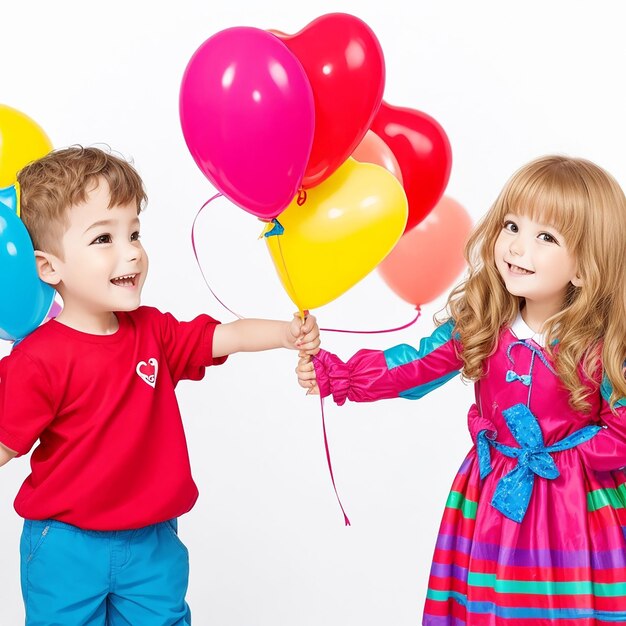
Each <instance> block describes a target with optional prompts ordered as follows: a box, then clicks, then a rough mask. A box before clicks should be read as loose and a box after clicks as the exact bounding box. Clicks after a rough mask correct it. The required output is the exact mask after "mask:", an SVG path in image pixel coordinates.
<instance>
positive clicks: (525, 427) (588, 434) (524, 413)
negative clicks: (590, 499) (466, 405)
mask: <svg viewBox="0 0 626 626" xmlns="http://www.w3.org/2000/svg"><path fill="white" fill-rule="evenodd" d="M502 415H503V416H504V419H505V420H506V423H507V426H508V427H509V430H510V431H511V434H512V435H513V437H514V438H515V440H516V441H517V442H518V443H519V444H520V447H519V448H514V447H512V446H505V445H504V444H501V443H498V442H497V441H494V440H493V439H490V438H489V437H488V436H487V433H488V431H486V430H481V431H480V433H478V438H477V442H476V447H477V453H478V464H479V468H480V477H481V478H485V477H486V476H488V475H489V474H490V473H491V470H492V467H491V458H490V449H489V448H490V447H493V448H495V449H496V450H498V452H501V453H502V454H504V455H505V456H508V457H509V458H512V459H515V458H516V459H517V466H516V467H515V468H514V469H512V470H511V471H510V472H509V473H508V474H506V476H503V477H502V478H501V479H500V480H499V481H498V484H497V486H496V490H495V493H494V494H493V498H492V500H491V504H492V506H494V507H495V508H496V509H498V511H500V512H501V513H502V514H503V515H505V516H506V517H508V518H509V519H512V520H513V521H515V522H521V521H522V520H523V519H524V515H525V514H526V510H527V509H528V504H529V502H530V496H531V494H532V491H533V485H534V482H535V474H536V475H537V476H539V477H540V478H546V479H553V478H556V477H557V476H559V470H558V469H557V467H556V464H555V463H554V459H553V458H552V456H551V455H550V453H551V452H561V451H562V450H569V449H570V448H574V447H576V446H577V445H579V444H581V443H584V442H585V441H589V439H591V438H592V437H594V436H595V435H596V434H597V433H598V431H600V430H601V427H600V426H595V425H590V426H584V427H583V428H581V429H580V430H577V431H576V432H574V433H572V434H571V435H568V436H567V437H565V438H564V439H561V441H558V442H557V443H555V444H553V445H551V446H547V447H546V446H545V445H544V442H543V434H542V433H541V428H540V427H539V422H538V421H537V418H536V417H535V416H534V415H533V414H532V412H531V411H530V409H529V408H528V406H526V405H525V404H521V403H520V404H515V405H514V406H512V407H510V408H509V409H505V410H504V411H502Z"/></svg>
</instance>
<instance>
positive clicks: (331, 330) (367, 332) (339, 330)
mask: <svg viewBox="0 0 626 626" xmlns="http://www.w3.org/2000/svg"><path fill="white" fill-rule="evenodd" d="M415 310H416V311H417V314H416V315H415V317H414V318H413V319H412V320H411V321H410V322H407V323H406V324H403V325H402V326H397V327H396V328H382V329H380V330H350V329H342V328H320V330H323V331H325V332H328V333H349V334H353V335H376V334H378V333H395V332H397V331H398V330H404V329H405V328H408V327H409V326H413V324H415V322H417V320H418V319H419V318H420V315H421V314H422V309H421V308H420V306H419V305H417V306H416V307H415Z"/></svg>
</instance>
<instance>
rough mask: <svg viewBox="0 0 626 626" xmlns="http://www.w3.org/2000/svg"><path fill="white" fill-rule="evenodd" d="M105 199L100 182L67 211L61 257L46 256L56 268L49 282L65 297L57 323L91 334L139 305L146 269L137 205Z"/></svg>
mask: <svg viewBox="0 0 626 626" xmlns="http://www.w3.org/2000/svg"><path fill="white" fill-rule="evenodd" d="M109 201H110V196H109V187H108V184H107V183H106V181H104V180H103V179H100V180H99V184H98V186H97V187H95V188H94V189H92V190H90V191H89V192H88V194H87V200H86V201H85V202H84V203H82V204H79V205H76V206H72V207H70V209H69V210H68V214H67V217H68V222H69V227H68V228H67V230H66V231H65V233H64V235H63V237H62V240H61V246H62V251H63V252H62V254H63V256H62V258H61V257H54V256H52V255H48V256H49V257H50V258H51V261H50V263H51V265H52V267H53V269H54V271H53V274H52V275H51V277H52V280H50V281H49V282H51V283H52V284H54V286H55V287H56V288H57V290H58V291H59V294H60V295H61V297H62V298H63V313H62V314H61V315H60V316H59V321H66V323H68V325H70V326H75V327H77V328H79V329H80V330H86V329H91V332H98V331H99V329H101V330H102V331H104V332H106V329H107V328H110V326H111V324H115V322H114V320H113V319H112V318H114V316H112V312H114V311H132V310H134V309H136V308H137V307H138V306H139V305H140V302H141V290H142V288H143V284H144V282H145V280H146V274H147V271H148V257H147V255H146V252H145V250H144V249H143V246H142V245H141V242H140V240H139V227H140V224H139V218H138V216H137V206H136V205H135V204H134V203H133V204H128V205H119V206H114V207H111V208H109ZM113 330H115V328H113ZM88 332H89V331H88Z"/></svg>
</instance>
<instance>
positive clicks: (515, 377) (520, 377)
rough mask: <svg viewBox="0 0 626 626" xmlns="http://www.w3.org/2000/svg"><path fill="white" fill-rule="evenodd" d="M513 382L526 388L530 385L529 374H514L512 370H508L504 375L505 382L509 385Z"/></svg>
mask: <svg viewBox="0 0 626 626" xmlns="http://www.w3.org/2000/svg"><path fill="white" fill-rule="evenodd" d="M514 380H519V381H520V382H521V383H523V384H524V385H526V386H527V387H528V385H530V381H531V376H530V374H521V375H520V374H518V373H517V372H514V371H513V370H508V371H507V373H506V382H507V383H511V382H513V381H514Z"/></svg>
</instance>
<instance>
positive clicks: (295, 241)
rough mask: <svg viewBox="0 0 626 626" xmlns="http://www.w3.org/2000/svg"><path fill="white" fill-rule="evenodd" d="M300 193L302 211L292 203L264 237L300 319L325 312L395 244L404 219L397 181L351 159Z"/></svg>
mask: <svg viewBox="0 0 626 626" xmlns="http://www.w3.org/2000/svg"><path fill="white" fill-rule="evenodd" d="M306 193H307V197H306V201H305V202H304V203H303V204H302V206H299V205H298V198H297V197H296V198H294V200H293V201H292V202H291V204H290V205H289V206H288V207H287V208H286V209H285V210H284V211H283V212H282V213H281V214H280V215H279V216H278V218H277V220H276V221H277V222H278V224H273V223H270V224H268V226H267V227H266V229H265V231H264V233H263V234H264V235H265V240H266V243H267V246H268V249H269V252H270V255H271V257H272V260H273V261H274V265H275V266H276V270H277V271H278V275H279V277H280V280H281V282H282V284H283V287H284V288H285V291H286V292H287V294H288V295H289V297H290V298H291V299H292V300H293V302H294V303H295V305H296V306H297V307H298V309H299V310H300V311H304V310H306V309H315V308H317V307H320V306H322V305H324V304H327V303H328V302H330V301H331V300H334V299H335V298H337V297H338V296H340V295H341V294H342V293H344V292H345V291H347V290H348V289H350V287H352V286H353V285H355V284H356V283H357V282H359V281H360V280H361V279H362V278H364V277H365V276H366V275H367V274H369V273H370V272H371V271H372V270H373V269H374V268H375V267H376V266H377V265H378V264H379V263H380V262H381V261H382V260H383V259H384V258H385V256H387V254H388V253H389V252H390V251H391V249H392V248H393V247H394V245H395V244H396V242H397V241H398V239H400V237H401V235H402V233H403V231H404V227H405V225H406V220H407V215H408V205H407V199H406V195H405V193H404V189H403V187H402V185H401V184H400V183H399V182H398V181H397V180H396V178H395V177H394V176H393V175H392V174H390V173H389V172H388V171H387V170H386V169H385V168H383V167H380V166H378V165H373V164H371V163H359V162H358V161H356V160H355V159H352V158H349V159H348V160H347V161H345V162H344V163H343V164H342V165H341V166H340V167H339V168H338V169H337V171H336V172H335V173H334V174H332V175H331V176H329V177H328V178H327V179H326V180H325V181H324V182H322V183H321V184H320V185H317V186H316V187H313V188H311V189H308V190H307V192H306ZM281 227H282V229H284V230H282V232H281ZM278 233H280V234H278Z"/></svg>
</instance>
